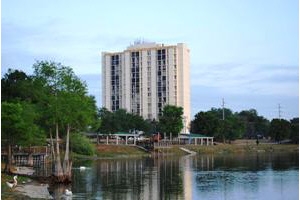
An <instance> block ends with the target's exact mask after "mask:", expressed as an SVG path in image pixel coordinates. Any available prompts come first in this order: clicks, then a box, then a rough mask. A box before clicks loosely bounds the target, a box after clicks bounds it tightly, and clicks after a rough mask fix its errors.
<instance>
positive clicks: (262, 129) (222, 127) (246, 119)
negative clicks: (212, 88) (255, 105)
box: [191, 108, 299, 143]
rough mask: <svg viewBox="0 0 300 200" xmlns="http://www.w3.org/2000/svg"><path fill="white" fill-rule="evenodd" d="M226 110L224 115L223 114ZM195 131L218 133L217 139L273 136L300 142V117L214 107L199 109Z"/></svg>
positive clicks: (195, 120)
mask: <svg viewBox="0 0 300 200" xmlns="http://www.w3.org/2000/svg"><path fill="white" fill-rule="evenodd" d="M223 113H224V115H223ZM191 132H195V133H202V134H204V135H209V136H214V137H215V138H216V139H217V140H221V141H222V140H223V141H225V140H234V139H238V138H246V139H261V138H266V139H271V140H273V141H275V142H280V141H283V140H287V141H290V142H293V143H299V118H293V119H291V120H290V121H288V120H285V119H272V120H271V121H269V120H268V119H266V118H264V117H263V116H259V115H258V114H257V111H256V110H255V109H250V110H244V111H241V112H239V113H237V112H236V113H233V112H232V111H231V110H230V109H227V108H225V109H224V111H223V109H221V108H212V109H211V110H210V111H207V112H202V111H201V112H199V113H197V114H196V115H195V118H194V120H193V121H192V122H191Z"/></svg>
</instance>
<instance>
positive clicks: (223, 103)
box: [222, 98, 225, 121]
mask: <svg viewBox="0 0 300 200" xmlns="http://www.w3.org/2000/svg"><path fill="white" fill-rule="evenodd" d="M224 105H225V102H224V98H222V108H223V118H222V120H223V121H224V120H225V113H224Z"/></svg>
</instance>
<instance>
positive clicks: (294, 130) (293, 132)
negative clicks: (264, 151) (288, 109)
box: [290, 117, 299, 144]
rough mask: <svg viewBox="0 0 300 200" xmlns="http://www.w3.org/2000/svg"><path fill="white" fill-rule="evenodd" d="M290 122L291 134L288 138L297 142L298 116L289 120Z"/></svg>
mask: <svg viewBox="0 0 300 200" xmlns="http://www.w3.org/2000/svg"><path fill="white" fill-rule="evenodd" d="M290 124H291V135H290V139H291V140H292V142H293V143H295V144H299V118H298V117H297V118H293V119H291V120H290Z"/></svg>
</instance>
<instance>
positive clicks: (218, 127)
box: [191, 108, 244, 142]
mask: <svg viewBox="0 0 300 200" xmlns="http://www.w3.org/2000/svg"><path fill="white" fill-rule="evenodd" d="M224 116H225V117H224V120H223V109H221V108H218V109H217V108H212V109H211V110H209V111H207V112H199V113H197V114H196V115H195V119H194V120H192V122H191V132H196V133H201V134H204V135H207V136H213V137H215V138H216V140H220V141H223V142H225V141H226V140H229V141H231V140H235V139H237V138H240V137H241V135H242V133H243V131H244V126H243V123H241V121H240V120H239V117H238V116H237V114H233V113H232V111H231V110H230V109H227V108H225V109H224Z"/></svg>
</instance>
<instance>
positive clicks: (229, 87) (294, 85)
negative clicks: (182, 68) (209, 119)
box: [191, 64, 299, 96]
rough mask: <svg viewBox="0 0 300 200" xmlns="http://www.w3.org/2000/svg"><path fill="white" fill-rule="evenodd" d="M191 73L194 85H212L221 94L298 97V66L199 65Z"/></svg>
mask: <svg viewBox="0 0 300 200" xmlns="http://www.w3.org/2000/svg"><path fill="white" fill-rule="evenodd" d="M191 72H192V73H191V84H192V85H193V86H205V87H215V88H218V89H219V90H220V91H222V92H224V93H231V94H257V95H285V96H299V92H298V90H299V85H298V84H299V76H298V72H299V71H298V66H279V65H273V66H271V65H255V64H219V65H199V66H197V67H196V66H192V67H191ZM199 77H200V78H199Z"/></svg>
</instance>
